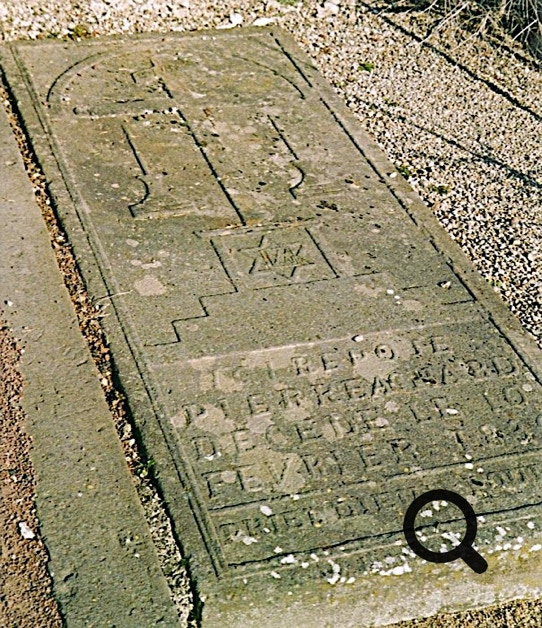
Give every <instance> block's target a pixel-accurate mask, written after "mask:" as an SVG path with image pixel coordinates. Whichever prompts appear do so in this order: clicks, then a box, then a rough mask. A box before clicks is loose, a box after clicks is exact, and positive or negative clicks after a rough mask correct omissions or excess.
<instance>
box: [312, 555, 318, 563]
mask: <svg viewBox="0 0 542 628" xmlns="http://www.w3.org/2000/svg"><path fill="white" fill-rule="evenodd" d="M310 557H311V558H312V560H313V561H314V562H315V563H317V562H318V560H319V558H318V556H317V555H316V554H311V556H310Z"/></svg>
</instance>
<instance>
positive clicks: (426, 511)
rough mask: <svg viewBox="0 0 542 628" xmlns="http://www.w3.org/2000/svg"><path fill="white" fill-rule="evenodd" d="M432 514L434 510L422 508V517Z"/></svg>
mask: <svg viewBox="0 0 542 628" xmlns="http://www.w3.org/2000/svg"><path fill="white" fill-rule="evenodd" d="M432 516H433V511H432V510H422V512H421V513H420V517H432Z"/></svg>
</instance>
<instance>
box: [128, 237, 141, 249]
mask: <svg viewBox="0 0 542 628" xmlns="http://www.w3.org/2000/svg"><path fill="white" fill-rule="evenodd" d="M126 244H127V245H128V246H131V247H132V248H135V247H136V246H139V242H138V241H137V240H132V239H131V238H128V239H127V240H126Z"/></svg>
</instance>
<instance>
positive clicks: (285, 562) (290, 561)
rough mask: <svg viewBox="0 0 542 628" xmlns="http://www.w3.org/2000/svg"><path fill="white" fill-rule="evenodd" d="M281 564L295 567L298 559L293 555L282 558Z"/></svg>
mask: <svg viewBox="0 0 542 628" xmlns="http://www.w3.org/2000/svg"><path fill="white" fill-rule="evenodd" d="M280 562H281V564H283V565H293V564H295V563H297V558H296V557H295V556H294V555H293V554H288V556H285V557H284V558H281V559H280Z"/></svg>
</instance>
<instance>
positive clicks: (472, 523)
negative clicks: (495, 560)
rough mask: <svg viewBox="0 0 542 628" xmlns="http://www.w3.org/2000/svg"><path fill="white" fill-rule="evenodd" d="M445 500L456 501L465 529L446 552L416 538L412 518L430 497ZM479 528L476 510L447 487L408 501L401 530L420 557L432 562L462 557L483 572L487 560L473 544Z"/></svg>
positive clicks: (431, 499)
mask: <svg viewBox="0 0 542 628" xmlns="http://www.w3.org/2000/svg"><path fill="white" fill-rule="evenodd" d="M440 500H443V501H447V502H451V503H452V504H455V505H456V506H457V507H458V508H459V510H461V512H462V513H463V516H464V517H465V521H466V523H467V531H466V532H465V536H464V537H463V540H462V541H461V542H460V543H459V545H457V546H456V547H454V548H453V549H451V550H450V551H448V552H433V551H431V550H428V549H427V548H426V547H425V546H424V545H422V544H421V543H420V541H418V537H417V536H416V534H415V532H414V521H415V519H416V515H417V514H418V512H420V510H421V509H422V508H423V507H424V506H425V505H427V504H429V503H431V502H433V501H440ZM477 530H478V523H477V521H476V514H475V512H474V510H473V509H472V506H471V505H470V504H469V502H468V501H467V500H466V499H465V498H464V497H462V496H461V495H459V493H455V492H454V491H447V490H446V489H435V490H433V491H427V492H426V493H423V494H422V495H420V496H419V497H416V499H415V500H414V501H413V502H412V504H410V506H409V507H408V509H407V511H406V513H405V519H404V521H403V531H404V533H405V538H406V540H407V543H408V544H409V545H410V548H411V549H412V551H413V552H415V553H416V554H418V556H420V558H423V559H424V560H427V561H430V562H432V563H449V562H452V561H453V560H457V559H458V558H461V560H463V561H465V563H467V565H468V566H469V567H470V568H471V569H472V570H473V571H475V572H476V573H484V571H486V570H487V567H488V565H487V562H486V560H485V559H484V557H483V556H481V555H480V554H479V553H478V552H477V551H476V550H475V549H474V548H473V547H472V544H473V543H474V539H475V538H476V531H477Z"/></svg>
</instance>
